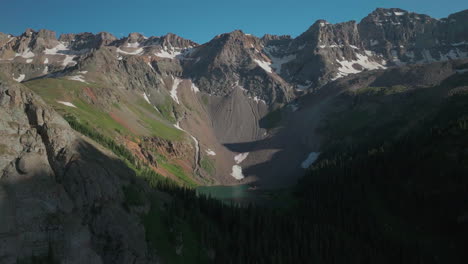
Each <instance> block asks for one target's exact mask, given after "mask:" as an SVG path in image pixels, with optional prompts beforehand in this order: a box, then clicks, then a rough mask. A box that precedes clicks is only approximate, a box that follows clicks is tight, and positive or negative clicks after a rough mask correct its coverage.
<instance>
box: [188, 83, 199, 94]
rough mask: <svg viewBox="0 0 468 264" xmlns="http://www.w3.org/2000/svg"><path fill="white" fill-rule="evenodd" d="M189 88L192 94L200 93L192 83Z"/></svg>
mask: <svg viewBox="0 0 468 264" xmlns="http://www.w3.org/2000/svg"><path fill="white" fill-rule="evenodd" d="M190 88H191V89H192V91H193V92H194V93H198V92H200V89H198V87H197V86H196V85H195V84H194V83H193V82H192V85H191V86H190Z"/></svg>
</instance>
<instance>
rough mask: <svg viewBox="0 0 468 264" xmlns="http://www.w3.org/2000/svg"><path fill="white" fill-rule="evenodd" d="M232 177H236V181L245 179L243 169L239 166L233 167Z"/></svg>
mask: <svg viewBox="0 0 468 264" xmlns="http://www.w3.org/2000/svg"><path fill="white" fill-rule="evenodd" d="M231 176H232V177H234V178H235V179H236V180H242V179H244V174H243V173H242V167H241V166H239V165H234V166H232V172H231Z"/></svg>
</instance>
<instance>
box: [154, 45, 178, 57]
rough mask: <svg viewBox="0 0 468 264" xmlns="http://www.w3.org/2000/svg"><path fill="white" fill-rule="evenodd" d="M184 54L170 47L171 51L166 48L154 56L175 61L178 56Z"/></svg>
mask: <svg viewBox="0 0 468 264" xmlns="http://www.w3.org/2000/svg"><path fill="white" fill-rule="evenodd" d="M180 54H182V52H180V51H176V50H175V49H174V47H170V48H169V49H168V48H167V47H166V46H164V48H163V49H162V50H160V51H158V52H156V53H154V55H156V56H158V57H161V58H168V59H175V58H176V57H177V56H179V55H180Z"/></svg>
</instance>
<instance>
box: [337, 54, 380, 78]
mask: <svg viewBox="0 0 468 264" xmlns="http://www.w3.org/2000/svg"><path fill="white" fill-rule="evenodd" d="M356 57H357V60H351V61H348V60H342V61H340V60H338V59H337V60H336V61H337V62H338V63H339V64H340V67H339V68H338V74H337V76H335V77H334V78H332V80H336V79H338V78H341V77H344V76H347V75H349V74H355V73H359V72H361V71H363V70H360V69H356V68H354V67H353V65H354V64H358V65H360V66H361V67H362V68H364V69H367V70H377V69H386V67H385V66H383V65H382V64H380V63H378V62H375V61H371V60H369V57H368V56H366V55H362V54H359V53H357V54H356Z"/></svg>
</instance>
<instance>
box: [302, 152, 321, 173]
mask: <svg viewBox="0 0 468 264" xmlns="http://www.w3.org/2000/svg"><path fill="white" fill-rule="evenodd" d="M319 155H320V152H311V153H310V154H309V156H307V158H306V159H305V160H304V161H303V162H302V163H301V168H303V169H307V168H309V167H310V165H312V164H313V163H314V162H315V161H316V160H317V158H318V157H319Z"/></svg>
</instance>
